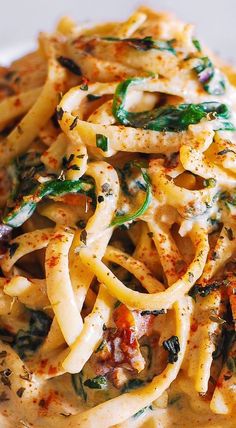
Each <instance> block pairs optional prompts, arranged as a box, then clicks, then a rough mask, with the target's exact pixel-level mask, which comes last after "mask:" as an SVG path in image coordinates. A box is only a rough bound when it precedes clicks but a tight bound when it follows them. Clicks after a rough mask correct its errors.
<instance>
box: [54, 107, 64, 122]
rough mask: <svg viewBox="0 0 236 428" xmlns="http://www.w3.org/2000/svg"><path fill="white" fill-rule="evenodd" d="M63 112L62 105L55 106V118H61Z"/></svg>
mask: <svg viewBox="0 0 236 428" xmlns="http://www.w3.org/2000/svg"><path fill="white" fill-rule="evenodd" d="M63 114H64V110H63V108H62V107H59V108H57V112H56V115H57V120H62V118H63Z"/></svg>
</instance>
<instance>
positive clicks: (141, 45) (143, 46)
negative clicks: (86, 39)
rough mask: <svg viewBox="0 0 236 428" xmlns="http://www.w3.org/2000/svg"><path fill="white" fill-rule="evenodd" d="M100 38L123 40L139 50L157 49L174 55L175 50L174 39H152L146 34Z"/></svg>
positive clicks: (110, 40) (114, 40)
mask: <svg viewBox="0 0 236 428" xmlns="http://www.w3.org/2000/svg"><path fill="white" fill-rule="evenodd" d="M102 40H106V41H108V42H124V43H127V44H128V45H129V46H131V47H133V48H135V49H137V50H139V51H149V50H150V49H157V50H160V51H168V52H171V53H172V54H174V55H176V50H175V49H174V48H173V46H172V44H173V41H174V40H167V41H165V40H154V39H153V38H152V37H151V36H146V37H144V38H143V39H142V38H136V37H134V38H126V39H120V38H119V37H102Z"/></svg>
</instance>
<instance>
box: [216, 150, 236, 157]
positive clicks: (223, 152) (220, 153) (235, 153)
mask: <svg viewBox="0 0 236 428" xmlns="http://www.w3.org/2000/svg"><path fill="white" fill-rule="evenodd" d="M226 153H233V154H234V155H236V152H235V151H234V150H232V149H224V150H221V151H220V152H218V153H217V154H218V155H220V156H222V155H226Z"/></svg>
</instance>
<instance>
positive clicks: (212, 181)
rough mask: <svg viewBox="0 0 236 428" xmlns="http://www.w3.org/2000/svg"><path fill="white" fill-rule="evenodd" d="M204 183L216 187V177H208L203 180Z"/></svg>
mask: <svg viewBox="0 0 236 428" xmlns="http://www.w3.org/2000/svg"><path fill="white" fill-rule="evenodd" d="M203 185H204V187H210V188H212V187H215V185H216V180H215V179H214V178H207V179H206V180H204V181H203Z"/></svg>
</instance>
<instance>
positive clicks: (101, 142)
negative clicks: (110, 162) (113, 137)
mask: <svg viewBox="0 0 236 428" xmlns="http://www.w3.org/2000/svg"><path fill="white" fill-rule="evenodd" d="M96 146H97V147H98V148H99V149H101V150H103V152H107V150H108V138H107V137H106V136H105V135H102V134H96Z"/></svg>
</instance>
